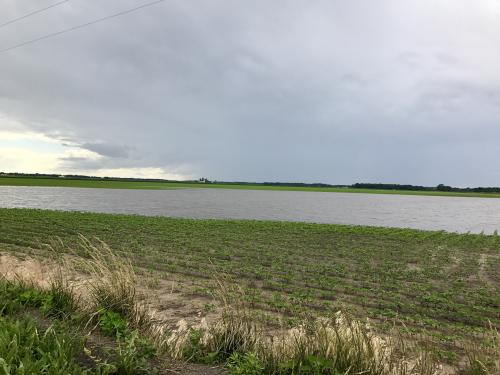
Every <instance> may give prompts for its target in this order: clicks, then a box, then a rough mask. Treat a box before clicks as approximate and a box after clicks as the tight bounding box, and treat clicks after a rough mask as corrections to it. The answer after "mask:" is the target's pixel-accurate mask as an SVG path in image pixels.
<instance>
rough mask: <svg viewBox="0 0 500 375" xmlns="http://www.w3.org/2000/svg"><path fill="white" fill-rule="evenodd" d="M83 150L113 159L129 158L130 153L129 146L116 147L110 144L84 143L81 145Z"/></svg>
mask: <svg viewBox="0 0 500 375" xmlns="http://www.w3.org/2000/svg"><path fill="white" fill-rule="evenodd" d="M80 147H81V148H84V149H86V150H89V151H93V152H95V153H97V154H99V155H101V156H108V157H111V158H127V157H128V156H129V153H130V147H129V146H123V145H115V144H109V143H102V142H96V143H89V142H87V143H83V144H82V145H80Z"/></svg>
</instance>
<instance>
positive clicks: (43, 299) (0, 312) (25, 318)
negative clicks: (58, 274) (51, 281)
mask: <svg viewBox="0 0 500 375" xmlns="http://www.w3.org/2000/svg"><path fill="white" fill-rule="evenodd" d="M68 296H70V298H69V299H68ZM73 298H74V296H73V295H72V294H71V295H70V294H68V292H67V291H64V290H63V289H61V288H59V287H54V286H53V287H51V288H50V289H48V290H43V289H40V288H37V287H35V286H34V285H28V284H26V283H23V282H18V281H15V282H12V281H8V280H6V279H2V278H0V374H1V375H25V374H50V375H67V374H74V375H94V374H95V375H139V374H151V373H155V372H153V371H154V369H155V368H154V367H152V366H151V361H150V359H151V358H153V357H154V355H155V350H154V349H153V347H152V345H151V344H150V343H149V342H148V340H147V339H144V338H142V337H140V336H139V335H138V333H137V331H131V330H128V328H127V327H128V325H127V322H126V321H125V320H124V319H123V318H121V317H120V316H119V315H118V314H116V313H114V315H113V313H112V312H109V311H106V312H103V313H102V314H101V316H100V317H99V320H98V324H97V326H98V327H99V328H100V330H101V332H102V333H103V334H109V335H110V336H111V337H112V338H114V340H113V339H111V340H97V339H96V337H99V336H96V330H95V328H93V329H89V328H88V326H89V324H87V323H89V320H87V319H86V318H84V317H85V316H86V315H85V314H83V315H82V311H81V310H78V308H77V306H76V305H75V304H74V300H73ZM55 301H57V303H56V302H55ZM55 311H56V312H58V314H54V312H55ZM61 311H64V314H59V312H61ZM116 327H118V328H119V329H120V330H119V331H118V330H117V329H116Z"/></svg>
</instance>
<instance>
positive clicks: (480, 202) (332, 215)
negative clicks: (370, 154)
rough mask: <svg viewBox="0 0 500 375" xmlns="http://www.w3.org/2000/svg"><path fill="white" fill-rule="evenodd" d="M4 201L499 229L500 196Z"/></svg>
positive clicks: (200, 195)
mask: <svg viewBox="0 0 500 375" xmlns="http://www.w3.org/2000/svg"><path fill="white" fill-rule="evenodd" d="M0 207H10V208H13V207H27V208H41V209H51V210H65V211H91V212H106V213H120V214H139V215H149V216H171V217H185V218H219V219H256V220H282V221H303V222H314V223H332V224H333V223H335V224H355V225H372V226H383V227H399V228H416V229H431V230H445V231H450V232H461V233H464V232H472V233H479V232H484V233H492V232H494V231H495V230H497V229H498V230H500V199H495V198H491V199H487V198H468V197H434V196H411V195H383V194H357V193H356V194H353V193H329V192H325V193H322V192H303V191H270V190H231V189H176V190H121V189H90V188H61V187H17V186H16V187H10V186H0Z"/></svg>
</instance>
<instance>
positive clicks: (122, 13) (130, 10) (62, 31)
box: [0, 0, 165, 53]
mask: <svg viewBox="0 0 500 375" xmlns="http://www.w3.org/2000/svg"><path fill="white" fill-rule="evenodd" d="M163 1H165V0H155V1H151V2H149V3H146V4H142V5H139V6H137V7H135V8H130V9H126V10H123V11H121V12H118V13H114V14H110V15H109V16H106V17H102V18H98V19H96V20H93V21H90V22H86V23H82V24H80V25H77V26H73V27H70V28H68V29H63V30H59V31H56V32H53V33H50V34H46V35H43V36H41V37H38V38H35V39H31V40H28V41H26V42H22V43H19V44H15V45H13V46H11V47H7V48H4V49H0V53H2V52H7V51H11V50H13V49H16V48H19V47H23V46H25V45H28V44H33V43H36V42H39V41H41V40H45V39H49V38H52V37H55V36H58V35H61V34H65V33H69V32H71V31H75V30H78V29H83V28H84V27H87V26H90V25H94V24H96V23H99V22H103V21H107V20H109V19H111V18H115V17H119V16H123V15H125V14H128V13H132V12H135V11H136V10H139V9H142V8H147V7H150V6H152V5H155V4H158V3H161V2H163Z"/></svg>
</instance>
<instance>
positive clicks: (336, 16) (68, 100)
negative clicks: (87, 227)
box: [0, 0, 500, 185]
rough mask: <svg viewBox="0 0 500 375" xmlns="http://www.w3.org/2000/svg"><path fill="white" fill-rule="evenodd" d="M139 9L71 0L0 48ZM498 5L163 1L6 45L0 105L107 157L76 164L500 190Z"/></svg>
mask: <svg viewBox="0 0 500 375" xmlns="http://www.w3.org/2000/svg"><path fill="white" fill-rule="evenodd" d="M41 3H42V2H30V1H26V2H18V1H14V0H10V1H7V3H6V5H5V8H6V11H5V12H3V13H2V18H5V19H6V20H7V19H10V18H15V17H16V16H18V15H20V14H24V13H28V12H29V11H30V10H31V9H32V8H33V7H35V6H36V7H41V6H42V4H41ZM48 3H50V2H49V1H43V5H46V4H48ZM139 4H141V2H139V1H137V0H126V1H123V0H122V1H117V0H110V1H106V2H85V1H81V0H72V1H70V2H68V3H67V4H65V5H64V6H60V7H57V8H54V9H52V10H51V11H50V12H47V13H44V14H41V15H38V16H36V17H30V18H28V19H26V20H25V21H23V22H19V23H17V24H13V25H9V27H8V28H7V27H6V28H3V29H2V30H1V32H0V47H7V46H10V45H13V44H16V43H18V42H20V41H23V40H27V39H31V38H33V37H36V36H39V35H43V34H44V33H49V32H53V31H57V30H59V29H64V28H67V27H71V26H73V25H77V24H80V23H84V22H87V21H89V20H92V19H95V18H99V17H101V16H103V15H107V14H111V13H114V12H117V11H120V10H122V9H125V8H128V7H133V6H137V5H139ZM496 4H498V3H497V2H496V1H493V0H486V1H484V2H480V3H479V2H477V3H474V4H471V3H470V2H467V1H465V0H463V1H458V2H457V1H451V0H449V1H443V2H440V3H439V4H436V3H435V2H432V1H430V0H429V1H417V0H413V1H407V2H401V1H396V0H393V1H380V2H377V4H376V5H374V3H373V2H368V1H362V0H356V1H350V2H345V1H330V0H328V1H326V0H325V1H315V2H310V1H299V0H287V1H279V0H278V1H273V2H269V1H253V2H230V1H220V0H205V1H197V2H186V1H180V0H178V1H176V0H172V1H166V2H164V3H161V4H158V5H156V6H154V7H151V8H147V9H143V10H141V11H139V12H136V13H132V14H129V15H127V16H124V17H121V18H116V19H113V20H110V21H108V22H105V23H101V24H97V25H93V26H92V27H88V28H86V29H82V30H79V31H75V32H73V33H70V34H66V35H61V36H59V37H57V38H53V39H49V40H46V41H43V42H40V43H37V44H33V45H31V46H26V47H23V48H19V49H16V50H13V51H10V52H6V53H3V54H0V72H1V73H0V115H3V116H7V117H9V118H11V119H14V120H17V121H18V122H19V123H20V124H22V127H23V129H28V130H32V131H37V132H41V133H44V134H46V135H48V136H50V137H53V138H56V139H59V140H61V142H69V143H70V144H72V145H76V146H78V145H80V146H81V148H83V149H86V150H89V151H92V152H95V153H97V154H99V155H101V158H99V159H91V158H90V159H89V158H84V159H82V160H76V159H73V160H69V159H68V160H65V163H66V164H65V165H66V166H71V168H75V169H79V168H80V169H82V170H89V169H99V168H108V169H109V168H149V167H159V168H163V169H164V170H165V171H167V172H168V171H170V170H175V171H176V173H184V174H186V175H192V176H208V177H210V178H213V179H228V180H232V179H234V180H260V181H262V180H281V181H291V180H293V181H325V182H332V183H351V182H356V181H380V182H406V183H415V184H437V183H440V182H447V183H450V184H456V185H500V175H498V174H497V173H496V172H494V171H493V170H492V169H491V168H490V167H488V166H487V163H484V158H485V157H488V158H493V159H498V158H499V157H500V147H499V146H500V144H499V143H498V142H499V141H496V140H498V139H500V126H498V119H499V118H500V106H499V97H500V75H499V74H498V66H500V56H499V55H498V54H497V53H495V52H494V51H496V50H497V48H498V40H500V7H498V5H496ZM457 25H460V27H459V28H458V27H457ZM424 26H425V27H424ZM0 124H1V123H0ZM0 126H2V127H3V125H0ZM459 166H460V167H459Z"/></svg>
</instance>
